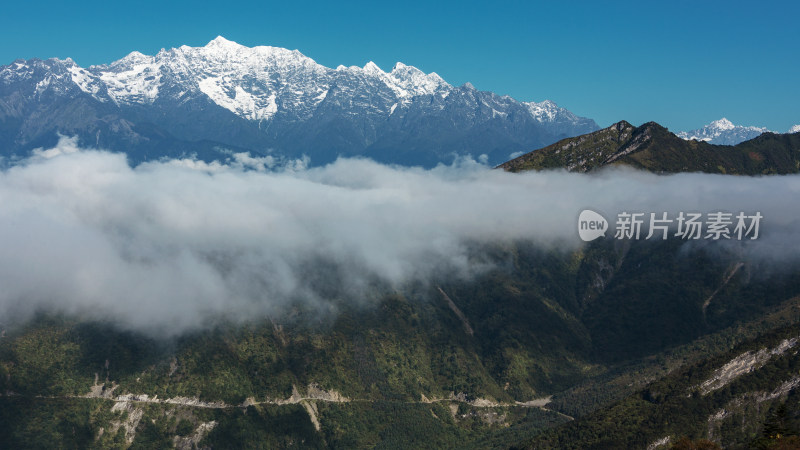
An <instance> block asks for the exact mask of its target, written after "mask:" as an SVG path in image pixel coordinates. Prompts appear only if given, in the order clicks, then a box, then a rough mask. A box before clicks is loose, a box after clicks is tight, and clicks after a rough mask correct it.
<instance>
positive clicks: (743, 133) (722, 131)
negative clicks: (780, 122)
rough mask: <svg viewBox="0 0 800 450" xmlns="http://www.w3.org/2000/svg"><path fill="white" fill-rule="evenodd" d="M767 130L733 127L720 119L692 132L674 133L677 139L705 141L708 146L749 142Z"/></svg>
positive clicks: (727, 121) (730, 123)
mask: <svg viewBox="0 0 800 450" xmlns="http://www.w3.org/2000/svg"><path fill="white" fill-rule="evenodd" d="M768 131H769V130H768V129H766V128H762V127H745V126H741V125H734V124H733V123H732V122H731V121H730V120H728V119H726V118H724V117H723V118H722V119H719V120H715V121H713V122H711V123H710V124H708V125H706V126H704V127H703V128H699V129H697V130H692V131H681V132H678V133H676V134H677V135H678V136H679V137H681V138H683V139H686V140H692V139H694V140H697V141H706V142H708V143H710V144H719V145H736V144H738V143H740V142H744V141H749V140H750V139H753V138H755V137H758V136H760V135H761V134H763V133H766V132H768Z"/></svg>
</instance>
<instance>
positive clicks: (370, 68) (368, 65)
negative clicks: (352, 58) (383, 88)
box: [364, 61, 384, 74]
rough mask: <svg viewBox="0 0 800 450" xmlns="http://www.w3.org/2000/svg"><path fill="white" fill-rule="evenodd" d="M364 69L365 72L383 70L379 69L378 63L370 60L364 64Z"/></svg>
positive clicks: (374, 72) (379, 71) (377, 72)
mask: <svg viewBox="0 0 800 450" xmlns="http://www.w3.org/2000/svg"><path fill="white" fill-rule="evenodd" d="M364 71H365V72H367V73H372V74H380V73H384V72H383V70H381V68H380V67H378V65H377V64H375V63H374V62H372V61H370V62H368V63H366V64H365V65H364Z"/></svg>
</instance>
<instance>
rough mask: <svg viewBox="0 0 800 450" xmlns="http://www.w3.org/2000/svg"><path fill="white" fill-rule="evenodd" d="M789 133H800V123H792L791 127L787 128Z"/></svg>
mask: <svg viewBox="0 0 800 450" xmlns="http://www.w3.org/2000/svg"><path fill="white" fill-rule="evenodd" d="M789 133H790V134H791V133H800V124H797V125H793V126H792V128H789Z"/></svg>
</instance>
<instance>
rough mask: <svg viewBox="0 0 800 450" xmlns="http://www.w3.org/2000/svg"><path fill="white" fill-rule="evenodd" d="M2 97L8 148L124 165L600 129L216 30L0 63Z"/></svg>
mask: <svg viewBox="0 0 800 450" xmlns="http://www.w3.org/2000/svg"><path fill="white" fill-rule="evenodd" d="M0 106H2V107H1V108H0V122H2V123H3V124H4V126H3V127H2V128H0V145H2V147H0V148H2V149H3V153H4V154H24V153H25V152H27V151H29V150H30V149H32V148H35V147H37V146H42V145H46V144H48V143H50V142H52V141H53V140H54V139H55V136H56V134H57V133H62V134H73V135H74V134H77V135H78V136H79V137H80V139H81V142H82V143H84V144H85V145H94V146H101V147H108V148H112V149H116V150H122V151H126V152H127V153H128V154H129V155H131V157H132V159H133V160H144V159H148V158H157V157H160V156H165V155H175V154H184V153H196V154H198V155H199V156H200V157H202V158H206V159H214V158H218V157H220V155H225V154H226V152H227V153H230V152H231V151H234V150H235V151H239V150H248V151H251V152H252V153H254V154H266V153H272V154H275V155H280V156H288V157H295V156H299V155H302V154H306V155H308V156H310V157H311V160H312V163H324V162H327V161H331V160H333V159H335V158H336V157H337V156H338V155H363V156H369V157H372V158H374V159H377V160H380V161H386V162H393V163H400V164H422V165H427V166H430V165H434V164H436V163H438V162H442V161H449V160H451V159H452V157H453V154H467V153H469V154H472V155H475V156H477V155H480V154H484V153H485V154H487V155H488V156H489V161H490V162H492V163H499V162H502V161H504V160H505V159H506V158H507V157H508V155H509V154H510V153H513V152H515V151H529V150H531V149H534V148H538V147H541V146H544V145H547V144H550V143H553V142H555V141H556V140H558V139H561V138H564V137H568V136H575V135H578V134H583V133H587V132H590V131H594V130H596V129H597V128H598V127H597V125H596V124H595V122H594V121H592V120H590V119H585V118H582V117H578V116H576V115H574V114H572V113H571V112H569V111H567V110H566V109H564V108H560V107H558V106H557V105H556V104H555V103H553V102H551V101H547V100H546V101H543V102H540V103H536V102H520V101H517V100H515V99H513V98H511V97H508V96H498V95H496V94H493V93H491V92H483V91H478V90H476V89H475V88H474V87H472V85H470V84H469V83H467V84H465V85H463V86H458V87H456V86H452V85H450V84H448V83H447V82H446V81H445V80H443V79H442V78H441V77H440V76H439V75H437V74H436V73H428V74H426V73H424V72H422V71H421V70H419V69H417V68H416V67H413V66H408V65H405V64H403V63H400V62H398V63H397V64H395V66H394V67H393V68H392V70H391V71H389V72H384V71H383V70H381V69H380V68H379V67H378V66H377V65H376V64H374V63H372V62H369V63H367V64H366V65H365V66H364V67H355V66H352V67H345V66H339V67H337V68H335V69H333V68H328V67H325V66H322V65H320V64H317V63H316V62H315V61H314V60H312V59H311V58H308V57H307V56H304V55H303V54H301V53H300V52H299V51H297V50H287V49H283V48H277V47H267V46H258V47H252V48H251V47H246V46H243V45H239V44H237V43H235V42H232V41H229V40H226V39H225V38H223V37H217V38H216V39H214V40H212V41H211V42H209V43H208V44H207V45H206V46H204V47H188V46H182V47H179V48H173V49H169V50H161V51H160V52H159V53H158V54H156V55H155V56H149V55H144V54H142V53H139V52H133V53H131V54H129V55H128V56H126V57H124V58H122V59H120V60H118V61H115V62H113V63H111V64H105V65H99V66H91V67H88V68H83V67H80V66H78V65H77V64H76V63H75V62H74V61H72V60H71V59H66V60H59V59H48V60H38V59H32V60H29V61H23V60H17V61H14V62H13V63H12V64H10V65H7V66H2V67H0Z"/></svg>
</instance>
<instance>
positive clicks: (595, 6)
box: [0, 0, 800, 131]
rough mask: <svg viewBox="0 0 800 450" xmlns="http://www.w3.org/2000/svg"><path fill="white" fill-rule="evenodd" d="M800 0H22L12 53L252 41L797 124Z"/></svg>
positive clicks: (332, 61)
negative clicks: (383, 0) (429, 0)
mask: <svg viewBox="0 0 800 450" xmlns="http://www.w3.org/2000/svg"><path fill="white" fill-rule="evenodd" d="M799 18H800V2H796V1H780V2H779V1H762V2H736V1H727V2H716V1H702V0H695V1H693V2H689V1H659V2H647V1H641V2H632V1H614V2H592V3H589V2H557V1H548V2H534V1H520V2H516V1H515V2H501V3H497V4H489V3H488V2H484V3H472V2H468V1H461V2H451V1H443V2H436V3H434V4H428V3H427V2H420V1H416V0H414V1H395V2H390V3H385V4H384V3H381V2H378V1H366V2H347V1H337V2H330V3H315V2H308V1H288V0H287V1H282V2H277V3H275V2H270V1H258V2H243V1H235V0H230V1H219V2H214V3H211V4H201V3H198V2H185V1H170V0H162V1H158V2H154V1H150V0H145V1H142V2H107V1H104V2H99V1H86V2H81V3H74V2H55V1H49V0H43V1H39V2H12V3H8V4H6V5H4V6H3V19H2V21H0V23H2V26H0V42H2V44H0V64H8V63H10V62H11V61H13V60H14V59H16V58H32V57H40V58H47V57H53V56H55V57H59V58H66V57H68V56H69V57H72V58H73V59H74V60H75V61H76V62H77V63H78V64H80V65H82V66H88V65H91V64H99V63H106V62H111V61H113V60H116V59H119V58H121V57H123V56H125V55H126V54H127V53H129V52H131V51H133V50H139V51H141V52H143V53H147V54H154V53H156V52H158V50H159V49H161V48H162V47H166V48H170V47H176V46H180V45H182V44H186V45H191V46H201V45H205V44H206V43H207V42H208V41H209V40H211V39H213V38H214V37H216V36H217V35H222V36H225V37H226V38H228V39H230V40H233V41H237V42H239V43H241V44H245V45H249V46H253V45H273V46H280V47H286V48H290V49H298V50H300V51H301V52H302V53H304V54H305V55H307V56H309V57H311V58H313V59H315V60H316V61H317V62H319V63H321V64H324V65H326V66H329V67H336V66H337V65H339V64H344V65H364V64H365V63H366V62H367V61H370V60H372V61H375V62H376V63H377V64H378V65H379V66H380V67H381V68H383V69H384V70H389V69H391V67H392V65H393V64H394V63H395V61H403V62H405V63H407V64H411V65H414V66H417V67H419V68H421V69H422V70H424V71H426V72H431V71H433V72H437V73H439V74H440V75H441V76H442V77H443V78H444V79H445V80H447V81H448V82H450V83H452V84H455V85H460V84H463V83H464V82H467V81H469V82H471V83H472V84H473V85H475V87H477V88H478V89H481V90H491V91H495V92H498V93H500V94H508V95H511V96H512V97H514V98H517V99H519V100H525V101H529V100H536V101H541V100H544V99H551V100H553V101H555V102H556V103H558V104H559V105H561V106H565V107H567V108H569V109H570V110H572V111H573V112H575V113H577V114H579V115H582V116H587V117H591V118H593V119H595V120H596V121H597V122H598V123H599V124H600V125H601V126H606V125H609V124H611V123H613V122H616V121H618V120H621V119H626V120H628V121H630V122H633V123H636V124H639V123H643V122H646V121H650V120H655V121H657V122H660V123H662V124H663V125H665V126H667V127H669V128H670V129H672V130H675V131H678V130H687V129H692V128H697V127H699V126H701V125H703V124H706V123H708V122H710V121H711V120H714V119H718V118H720V117H723V116H725V117H727V118H728V119H730V120H731V121H733V122H734V123H737V124H743V125H759V126H766V127H768V128H770V129H773V130H776V131H786V129H787V128H788V127H789V126H790V125H793V124H797V123H800V19H799Z"/></svg>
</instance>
